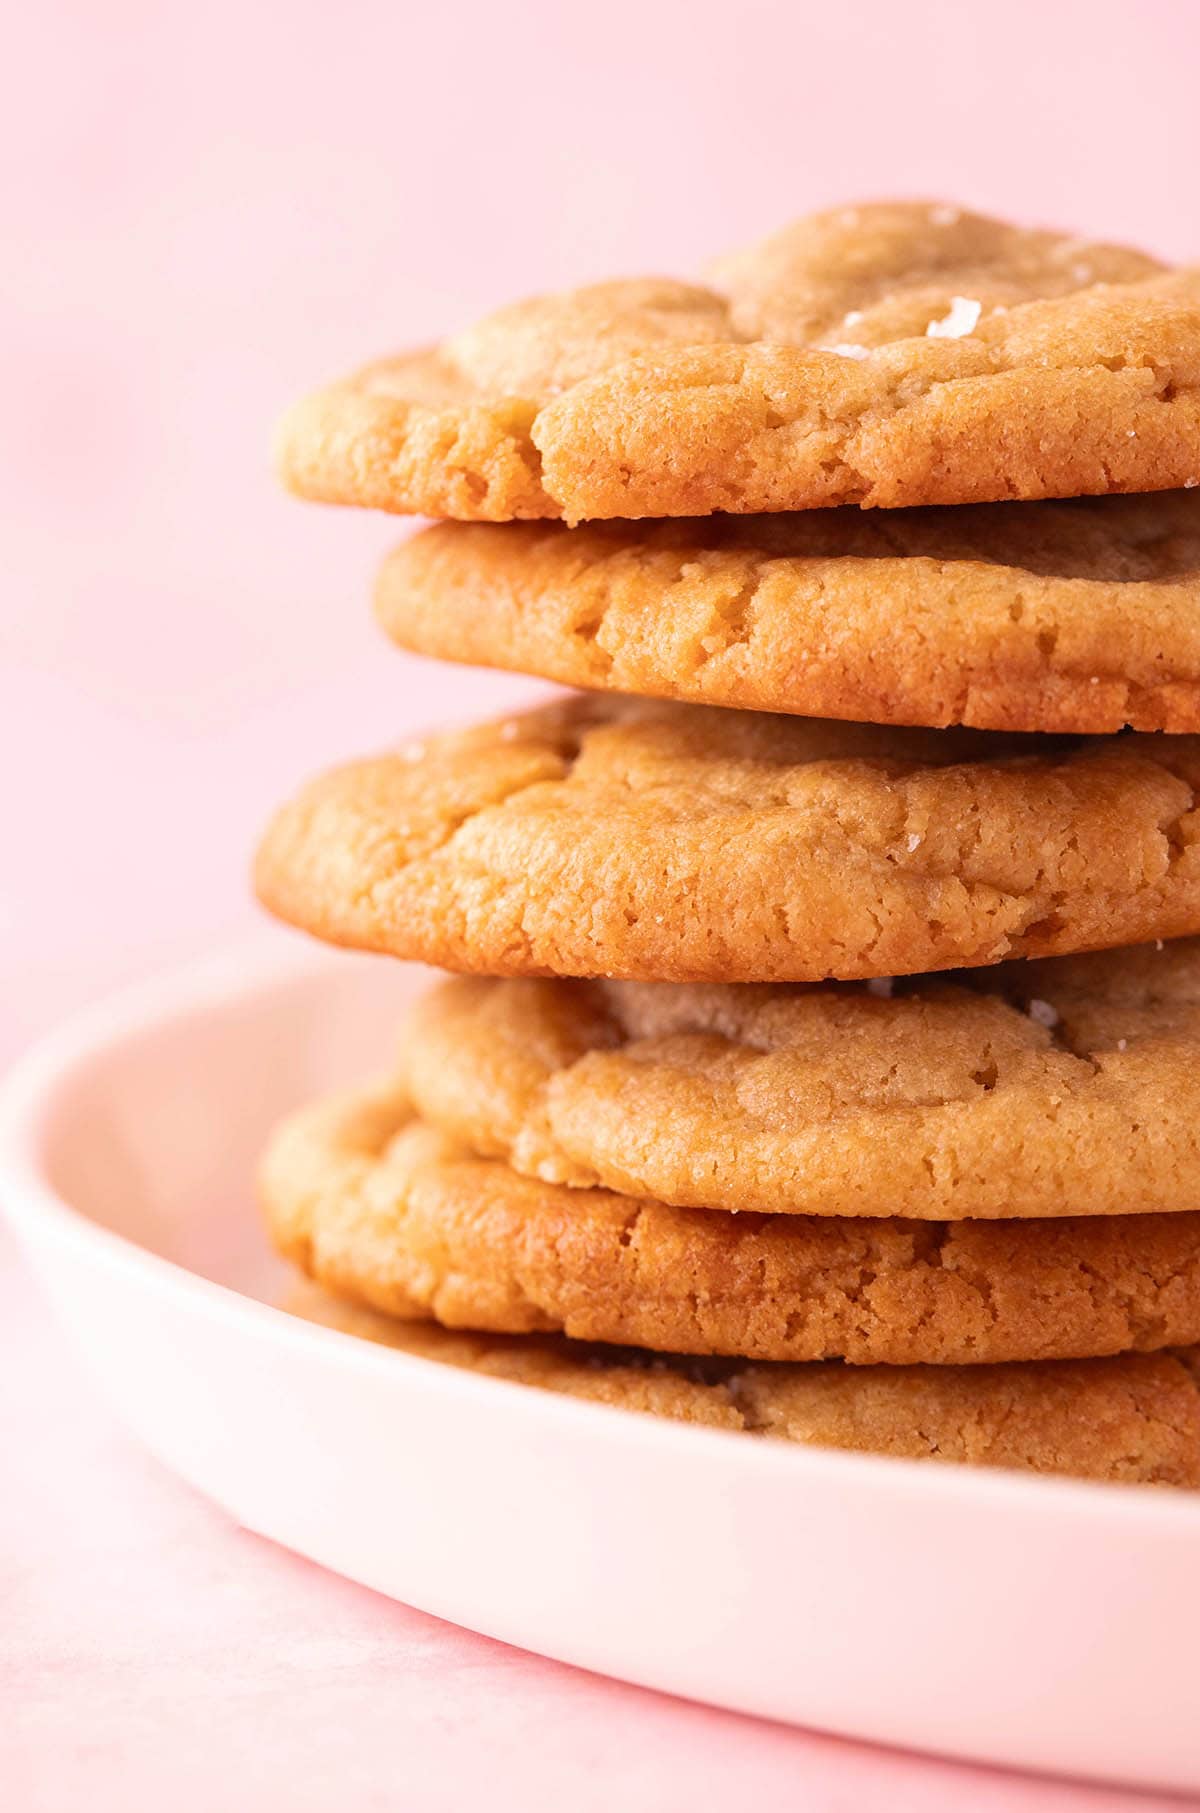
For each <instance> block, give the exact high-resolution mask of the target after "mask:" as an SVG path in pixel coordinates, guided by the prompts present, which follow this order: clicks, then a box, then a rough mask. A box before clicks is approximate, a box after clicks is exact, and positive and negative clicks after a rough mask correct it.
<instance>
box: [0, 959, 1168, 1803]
mask: <svg viewBox="0 0 1200 1813" xmlns="http://www.w3.org/2000/svg"><path fill="white" fill-rule="evenodd" d="M419 979H420V973H419V972H418V971H415V970H413V969H409V968H405V967H402V966H401V965H399V964H391V963H387V962H384V961H382V960H366V961H364V960H361V959H352V958H337V957H333V956H323V955H322V956H318V957H315V958H314V957H310V956H308V955H307V954H305V955H304V956H303V957H302V958H299V957H297V956H296V955H295V954H294V952H293V951H291V950H285V951H284V952H283V953H282V954H281V952H280V949H279V947H278V946H277V945H275V944H266V945H264V946H260V947H258V948H257V949H256V950H251V951H249V952H247V951H242V952H240V953H236V954H234V955H232V956H230V957H226V958H223V959H220V960H218V961H215V962H213V963H211V964H208V965H206V966H203V967H202V968H199V969H193V970H191V971H188V972H186V973H184V974H182V975H178V976H175V977H172V978H170V979H168V980H166V981H163V982H159V983H156V984H154V985H152V986H147V987H144V988H142V989H141V990H139V991H136V992H134V993H132V994H128V995H126V996H123V997H122V998H121V999H119V1000H117V1001H115V1002H113V1003H112V1004H111V1005H108V1006H105V1007H103V1008H101V1009H99V1010H97V1011H95V1012H93V1013H90V1014H89V1015H88V1016H87V1017H86V1018H85V1019H83V1020H81V1021H80V1022H78V1023H77V1024H76V1025H75V1026H72V1027H70V1028H68V1029H67V1030H65V1031H64V1032H62V1033H60V1034H58V1035H57V1036H55V1037H54V1038H52V1039H51V1040H50V1041H49V1042H47V1043H46V1044H45V1045H43V1046H42V1047H41V1049H40V1050H38V1051H37V1052H35V1053H34V1054H33V1055H32V1056H31V1057H30V1058H29V1059H27V1060H26V1062H25V1063H24V1064H23V1065H22V1066H21V1067H20V1069H19V1070H18V1072H17V1073H15V1074H14V1075H13V1077H12V1078H11V1080H10V1081H9V1083H8V1085H7V1087H6V1088H5V1090H4V1093H3V1101H2V1104H0V1193H2V1196H3V1200H4V1203H5V1205H6V1207H7V1209H8V1210H9V1212H10V1214H11V1217H12V1220H13V1223H14V1225H15V1226H16V1228H17V1230H18V1233H19V1234H20V1237H21V1239H22V1241H23V1242H24V1244H25V1246H26V1247H27V1249H28V1253H29V1256H30V1258H31V1260H32V1261H33V1263H34V1265H35V1267H36V1269H37V1271H38V1272H39V1273H40V1275H41V1277H42V1279H43V1281H44V1283H45V1285H46V1288H47V1290H48V1291H49V1293H50V1295H51V1296H52V1297H53V1299H54V1301H55V1303H56V1304H57V1306H58V1309H59V1311H60V1313H61V1316H62V1320H63V1326H64V1329H65V1330H67V1331H68V1332H69V1333H70V1335H71V1336H72V1337H73V1339H74V1340H75V1341H76V1342H77V1343H78V1345H79V1348H80V1350H81V1352H82V1354H83V1356H84V1357H85V1359H86V1361H87V1363H88V1365H89V1366H90V1367H91V1368H92V1370H93V1371H94V1373H95V1374H96V1376H97V1377H98V1379H99V1380H100V1381H101V1383H102V1385H103V1386H104V1388H105V1389H106V1390H107V1392H108V1395H109V1397H110V1398H111V1400H112V1402H113V1404H114V1405H115V1406H116V1408H117V1409H118V1410H119V1411H120V1413H121V1415H122V1416H124V1417H125V1418H126V1420H127V1421H128V1422H129V1423H130V1424H131V1425H132V1426H133V1427H134V1428H135V1429H136V1430H137V1431H138V1433H139V1434H140V1435H141V1436H142V1438H143V1439H144V1440H145V1442H146V1443H147V1444H148V1446H149V1447H150V1448H152V1449H153V1450H154V1451H155V1453H157V1454H158V1455H160V1456H161V1457H162V1459H163V1460H165V1461H166V1462H167V1464H168V1465H169V1466H171V1467H174V1468H175V1469H176V1470H177V1471H178V1472H179V1473H181V1474H182V1475H183V1476H184V1477H185V1478H186V1479H188V1480H190V1481H191V1482H192V1483H193V1484H194V1485H196V1486H198V1487H199V1488H200V1489H201V1490H202V1491H204V1492H207V1493H208V1494H209V1495H210V1496H211V1497H213V1498H214V1499H216V1500H217V1501H218V1502H219V1503H220V1504H222V1505H224V1506H225V1507H226V1508H227V1509H228V1510H230V1511H231V1512H233V1513H234V1515H235V1516H237V1517H238V1518H240V1519H241V1520H242V1521H243V1522H244V1523H245V1524H247V1525H248V1526H249V1527H250V1528H251V1529H254V1530H257V1531H260V1532H262V1533H263V1534H264V1535H267V1536H271V1537H274V1538H275V1539H276V1540H277V1541H279V1542H282V1543H285V1544H287V1546H288V1547H290V1548H293V1549H296V1550H299V1551H300V1552H301V1553H302V1554H305V1555H308V1556H311V1557H313V1558H314V1559H315V1560H317V1561H320V1562H323V1563H325V1565H326V1566H328V1567H331V1568H335V1569H337V1570H338V1571H339V1572H340V1573H343V1574H347V1575H349V1576H351V1577H352V1578H353V1579H355V1580H359V1581H363V1582H365V1583H366V1584H367V1585H369V1586H372V1587H375V1588H377V1589H378V1590H379V1591H380V1592H383V1593H390V1594H392V1595H393V1596H395V1597H396V1598H399V1599H404V1600H407V1601H408V1602H409V1603H410V1604H412V1605H416V1606H420V1607H421V1608H423V1609H424V1610H427V1611H430V1612H435V1613H437V1614H439V1615H440V1616H442V1617H445V1618H451V1619H453V1620H455V1621H456V1622H458V1623H460V1624H465V1625H469V1626H470V1627H471V1628H473V1629H475V1630H480V1631H485V1632H488V1633H489V1634H490V1635H492V1636H496V1637H502V1638H505V1639H507V1640H508V1641H509V1642H511V1643H517V1644H521V1645H524V1646H525V1647H527V1648H529V1649H534V1650H538V1651H541V1652H542V1653H544V1654H546V1655H550V1656H556V1657H560V1658H562V1659H564V1660H566V1661H569V1662H575V1663H579V1664H581V1665H582V1666H584V1667H586V1668H593V1669H598V1670H600V1671H602V1672H603V1673H605V1674H611V1675H617V1676H620V1677H621V1678H622V1679H625V1680H629V1681H635V1682H640V1683H644V1684H646V1685H648V1686H652V1687H658V1688H665V1689H667V1690H668V1691H670V1692H672V1693H679V1694H686V1695H689V1696H691V1697H693V1698H695V1699H699V1700H708V1701H712V1702H713V1703H715V1704H717V1705H720V1706H726V1707H732V1708H738V1709H743V1710H745V1711H749V1712H755V1713H762V1714H766V1715H767V1716H769V1717H772V1718H779V1719H788V1720H792V1721H795V1722H798V1723H803V1724H809V1725H815V1726H820V1727H822V1728H824V1729H827V1730H830V1731H838V1732H844V1733H847V1734H850V1735H853V1736H856V1737H869V1738H879V1739H883V1740H886V1741H887V1742H890V1743H898V1744H907V1745H914V1746H919V1747H921V1748H926V1749H930V1750H937V1751H943V1752H946V1753H948V1754H952V1755H955V1756H960V1757H972V1758H979V1759H986V1760H988V1761H993V1762H1001V1763H1013V1764H1020V1765H1024V1766H1028V1767H1034V1768H1043V1769H1055V1770H1063V1771H1069V1772H1072V1773H1077V1774H1083V1775H1091V1776H1099V1777H1107V1778H1114V1777H1115V1778H1123V1779H1126V1780H1132V1781H1138V1782H1143V1783H1147V1784H1155V1785H1158V1786H1164V1787H1174V1788H1197V1787H1200V1716H1198V1709H1197V1690H1196V1684H1195V1683H1196V1677H1195V1675H1194V1673H1193V1666H1194V1664H1193V1657H1194V1646H1195V1634H1196V1631H1197V1630H1198V1629H1200V1498H1197V1499H1193V1498H1191V1497H1190V1496H1187V1495H1185V1494H1174V1493H1169V1492H1163V1491H1159V1492H1155V1491H1151V1490H1147V1489H1143V1488H1127V1487H1110V1486H1089V1485H1081V1484H1075V1483H1071V1482H1068V1481H1058V1480H1043V1479H1031V1478H1025V1477H1020V1476H1017V1475H1006V1474H999V1473H987V1472H972V1471H969V1470H967V1469H962V1468H953V1467H939V1466H933V1465H928V1464H926V1465H917V1464H913V1463H909V1462H899V1461H889V1460H881V1459H872V1458H863V1457H857V1456H849V1455H842V1454H836V1453H825V1452H818V1451H815V1450H804V1449H797V1448H792V1447H787V1446H784V1445H783V1444H773V1443H770V1442H766V1441H755V1440H751V1439H748V1438H747V1437H744V1436H738V1435H731V1434H723V1433H719V1432H716V1431H710V1430H703V1429H691V1428H687V1427H683V1426H680V1425H675V1424H671V1423H665V1422H658V1421H655V1420H653V1419H651V1418H649V1417H641V1416H635V1415H628V1414H625V1413H623V1412H620V1411H615V1410H609V1409H605V1408H602V1407H600V1406H593V1405H589V1404H583V1403H577V1402H574V1401H571V1400H569V1399H565V1398H560V1397H554V1396H552V1395H550V1394H548V1393H543V1392H538V1391H534V1390H530V1389H527V1388H525V1387H522V1386H518V1385H512V1384H508V1383H505V1382H502V1381H499V1380H494V1379H488V1378H482V1377H477V1376H475V1375H473V1374H470V1373H466V1372H461V1371H456V1370H453V1369H451V1368H448V1367H442V1366H439V1365H437V1364H435V1363H432V1362H430V1361H427V1360H421V1359H417V1358H413V1357H411V1356H409V1355H406V1354H402V1353H397V1352H393V1351H391V1350H389V1349H386V1348H381V1347H377V1346H374V1345H371V1344H369V1343H367V1342H364V1341H358V1340H355V1339H353V1338H351V1337H349V1336H346V1335H343V1334H340V1333H337V1332H335V1331H332V1330H329V1329H325V1328H319V1327H315V1326H312V1325H310V1324H308V1323H306V1322H302V1321H300V1320H298V1319H296V1318H294V1317H291V1316H288V1315H285V1314H283V1313H282V1312H281V1311H279V1310H277V1309H274V1308H271V1307H270V1306H269V1303H268V1302H267V1301H265V1300H264V1299H269V1298H270V1296H271V1295H272V1294H273V1292H274V1291H275V1290H277V1289H278V1285H279V1274H278V1272H277V1270H276V1268H275V1266H274V1264H273V1262H272V1261H271V1259H270V1258H269V1256H268V1254H267V1252H266V1249H265V1246H264V1242H263V1240H262V1237H261V1234H260V1232H259V1228H258V1225H257V1220H256V1217H255V1214H254V1210H253V1206H252V1199H251V1186H250V1178H251V1174H252V1171H253V1167H254V1163H255V1158H256V1155H257V1152H258V1149H259V1147H260V1144H261V1142H262V1139H263V1136H264V1134H265V1132H266V1129H267V1128H268V1126H269V1125H270V1123H271V1122H272V1120H273V1119H274V1118H275V1117H276V1116H277V1115H278V1114H280V1113H281V1112H282V1111H284V1110H285V1109H287V1108H290V1107H292V1106H294V1105H295V1104H297V1103H299V1102H301V1101H303V1100H305V1099H306V1098H307V1097H308V1096H310V1095H312V1094H313V1093H314V1092H316V1091H319V1090H321V1089H323V1088H325V1087H326V1086H327V1085H329V1084H333V1083H338V1082H342V1081H348V1080H351V1079H352V1078H354V1077H355V1075H356V1074H358V1073H359V1072H361V1071H364V1070H365V1071H370V1070H373V1069H375V1068H377V1067H378V1065H379V1064H380V1062H381V1061H382V1060H383V1059H384V1058H385V1056H386V1053H387V1051H388V1050H389V1047H390V1042H391V1040H392V1039H393V1037H394V1034H395V1025H396V1019H397V1015H398V1012H399V1010H400V1008H401V1006H402V1004H403V1002H404V1000H405V998H406V997H407V996H408V995H409V994H410V993H411V991H412V989H413V987H414V986H415V985H416V984H417V983H418V981H419Z"/></svg>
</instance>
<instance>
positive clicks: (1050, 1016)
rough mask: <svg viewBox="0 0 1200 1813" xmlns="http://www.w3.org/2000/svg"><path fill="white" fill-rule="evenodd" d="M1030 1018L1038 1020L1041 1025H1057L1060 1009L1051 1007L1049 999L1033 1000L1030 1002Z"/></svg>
mask: <svg viewBox="0 0 1200 1813" xmlns="http://www.w3.org/2000/svg"><path fill="white" fill-rule="evenodd" d="M1029 1018H1030V1019H1031V1020H1036V1021H1037V1023H1038V1025H1039V1026H1057V1025H1058V1010H1057V1008H1054V1007H1051V1005H1050V1003H1049V1001H1031V1002H1030V1003H1029Z"/></svg>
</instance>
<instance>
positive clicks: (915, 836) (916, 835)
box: [905, 831, 921, 850]
mask: <svg viewBox="0 0 1200 1813" xmlns="http://www.w3.org/2000/svg"><path fill="white" fill-rule="evenodd" d="M920 841H921V833H920V832H919V831H910V832H909V834H908V842H907V844H906V846H905V848H906V849H909V850H915V849H916V847H917V845H918V844H919V843H920Z"/></svg>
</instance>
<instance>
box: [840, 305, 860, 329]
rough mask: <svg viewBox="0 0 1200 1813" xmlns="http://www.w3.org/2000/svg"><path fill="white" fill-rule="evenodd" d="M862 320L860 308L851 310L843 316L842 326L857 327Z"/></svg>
mask: <svg viewBox="0 0 1200 1813" xmlns="http://www.w3.org/2000/svg"><path fill="white" fill-rule="evenodd" d="M862 318H863V312H862V310H861V309H860V308H852V309H851V310H850V313H849V314H848V315H843V317H842V326H843V327H857V326H858V323H859V322H860V321H861V320H862Z"/></svg>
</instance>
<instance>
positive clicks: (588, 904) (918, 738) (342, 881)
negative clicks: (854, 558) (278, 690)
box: [257, 695, 1200, 982]
mask: <svg viewBox="0 0 1200 1813" xmlns="http://www.w3.org/2000/svg"><path fill="white" fill-rule="evenodd" d="M1197 782H1200V740H1198V739H1197V738H1195V737H1175V738H1168V739H1164V738H1161V737H1150V736H1139V735H1129V736H1124V737H1119V738H1098V739H1095V740H1094V741H1088V740H1081V741H1068V742H1063V743H1054V744H1049V743H1047V742H1046V741H1045V740H1032V739H1030V740H1025V739H1017V738H1009V737H1002V736H999V735H995V734H991V733H987V732H975V731H968V730H949V731H921V730H907V731H906V730H899V729H896V728H890V727H886V726H883V727H881V726H873V725H864V724H849V723H837V722H829V721H822V720H813V719H805V718H794V717H771V716H768V715H766V714H763V713H755V712H733V711H722V710H718V709H716V708H712V707H706V706H691V705H679V704H672V703H655V702H652V701H646V700H637V699H626V698H623V697H617V696H613V695H605V696H586V695H585V696H573V697H568V698H567V699H565V700H564V701H563V702H561V703H557V704H555V705H552V706H550V707H547V708H545V709H542V710H540V711H536V712H530V713H527V714H524V715H522V716H519V717H515V718H509V719H506V720H503V721H501V722H499V723H495V724H491V725H484V726H481V727H479V728H477V729H475V730H470V731H465V732H459V733H454V734H450V735H443V736H437V737H433V738H430V739H429V740H428V741H427V742H425V743H423V744H415V745H410V746H409V747H408V748H406V749H403V750H401V751H399V752H397V753H396V754H392V755H385V756H382V757H379V758H378V759H376V760H373V761H365V762H359V763H355V764H352V765H350V766H349V767H346V768H342V769H339V770H336V771H335V772H333V773H332V774H329V775H326V776H324V777H322V778H320V779H318V780H316V781H314V782H313V783H311V784H310V785H309V786H308V787H307V788H306V789H305V790H304V791H303V792H302V793H301V794H300V795H299V797H298V798H297V799H296V800H294V801H293V802H292V803H291V804H290V805H287V806H285V807H284V808H283V810H282V811H281V812H280V813H279V814H278V815H277V816H276V818H275V820H274V822H273V824H272V825H271V827H270V828H269V830H268V832H267V835H266V837H265V839H264V841H263V844H262V846H261V849H260V852H259V857H258V863H257V884H258V889H259V893H260V896H261V898H262V900H263V902H264V903H265V904H266V905H267V906H268V907H269V908H270V909H271V910H272V911H274V912H275V913H277V914H278V915H279V916H280V917H282V918H284V919H287V920H290V921H292V922H293V923H295V924H297V925H299V926H301V927H303V928H304V929H305V930H308V931H310V932H313V933H315V934H316V935H317V936H318V937H321V938H324V939H326V940H328V941H329V942H331V943H335V944H346V945H352V946H357V947H360V948H364V949H368V950H379V951H389V952H391V953H393V954H394V955H397V956H402V957H415V958H421V959H424V960H425V961H428V962H431V963H435V964H439V965H441V966H442V967H444V968H447V969H460V970H475V971H483V972H485V973H488V974H491V975H501V976H509V975H564V976H612V977H621V978H625V979H632V980H648V981H680V982H686V981H736V982H754V981H758V982H774V981H814V980H820V979H822V978H825V977H829V976H836V977H842V978H853V977H871V976H890V975H898V974H909V973H913V972H916V971H921V970H935V969H949V968H955V967H959V966H962V965H977V964H988V963H995V962H999V961H1001V960H1003V959H1004V958H1007V957H1015V956H1043V955H1051V954H1055V953H1060V952H1069V951H1072V950H1082V949H1091V948H1098V947H1102V946H1109V945H1118V944H1128V943H1138V942H1141V941H1143V940H1146V939H1152V938H1172V937H1182V936H1185V935H1187V934H1189V933H1194V932H1200V814H1198V813H1197V810H1196V805H1195V790H1196V785H1197Z"/></svg>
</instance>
